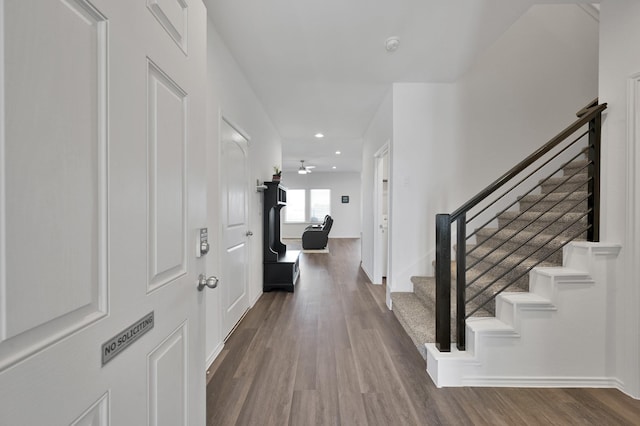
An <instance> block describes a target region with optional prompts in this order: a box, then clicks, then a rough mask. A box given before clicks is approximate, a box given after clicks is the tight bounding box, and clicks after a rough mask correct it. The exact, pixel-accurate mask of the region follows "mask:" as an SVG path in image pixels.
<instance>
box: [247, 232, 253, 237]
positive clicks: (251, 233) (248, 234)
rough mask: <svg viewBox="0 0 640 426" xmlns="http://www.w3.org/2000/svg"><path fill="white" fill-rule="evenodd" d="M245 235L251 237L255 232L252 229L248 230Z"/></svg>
mask: <svg viewBox="0 0 640 426" xmlns="http://www.w3.org/2000/svg"><path fill="white" fill-rule="evenodd" d="M245 235H246V236H247V237H250V236H252V235H253V232H251V231H247V233H246V234H245Z"/></svg>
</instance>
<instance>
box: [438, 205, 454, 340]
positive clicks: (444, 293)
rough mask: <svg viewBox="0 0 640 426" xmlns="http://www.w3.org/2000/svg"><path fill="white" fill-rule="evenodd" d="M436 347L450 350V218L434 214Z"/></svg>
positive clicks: (445, 215)
mask: <svg viewBox="0 0 640 426" xmlns="http://www.w3.org/2000/svg"><path fill="white" fill-rule="evenodd" d="M436 348H438V350H439V351H440V352H450V351H451V218H450V215H448V214H437V215H436Z"/></svg>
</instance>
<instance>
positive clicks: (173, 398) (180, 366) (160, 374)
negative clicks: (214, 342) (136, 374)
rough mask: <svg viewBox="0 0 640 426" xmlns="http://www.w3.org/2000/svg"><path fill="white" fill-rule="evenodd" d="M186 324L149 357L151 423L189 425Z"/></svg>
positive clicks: (171, 425) (170, 425)
mask: <svg viewBox="0 0 640 426" xmlns="http://www.w3.org/2000/svg"><path fill="white" fill-rule="evenodd" d="M187 335H188V332H187V324H186V323H185V324H182V325H181V326H180V327H179V328H178V329H177V330H176V331H174V332H173V333H172V334H171V335H170V336H169V337H168V338H167V339H166V340H164V341H163V342H162V343H161V344H160V346H158V347H157V348H156V349H154V350H153V352H151V354H149V364H148V365H149V391H148V394H149V424H150V425H154V426H155V425H167V426H179V425H187V424H188V423H187V421H188V416H187V399H186V398H187V392H186V390H187V377H188V372H187Z"/></svg>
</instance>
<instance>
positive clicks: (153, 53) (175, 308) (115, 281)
mask: <svg viewBox="0 0 640 426" xmlns="http://www.w3.org/2000/svg"><path fill="white" fill-rule="evenodd" d="M0 22H1V24H0V36H1V39H0V70H1V71H0V126H1V128H0V424H1V425H69V424H73V425H93V426H100V425H110V424H113V425H145V424H150V425H167V426H169V425H171V426H175V425H204V423H205V409H204V403H205V402H204V401H205V384H204V369H205V366H204V349H203V342H204V335H203V320H202V317H203V309H202V293H199V292H198V291H197V289H196V277H197V276H198V274H199V273H200V272H202V271H201V270H202V269H203V265H204V263H203V260H202V259H201V260H196V258H195V245H196V228H199V227H201V226H204V224H203V221H204V220H205V213H206V211H205V210H206V205H205V200H204V198H203V196H202V195H200V194H203V193H204V191H203V190H202V187H203V186H204V164H203V162H204V160H203V159H204V137H205V134H204V133H205V128H204V117H205V114H204V113H205V111H204V110H205V100H204V97H203V93H204V87H205V85H206V82H205V78H206V45H205V43H206V11H205V8H204V6H203V4H202V3H201V1H200V0H146V1H143V0H139V1H125V0H119V1H115V0H90V1H89V0H0Z"/></svg>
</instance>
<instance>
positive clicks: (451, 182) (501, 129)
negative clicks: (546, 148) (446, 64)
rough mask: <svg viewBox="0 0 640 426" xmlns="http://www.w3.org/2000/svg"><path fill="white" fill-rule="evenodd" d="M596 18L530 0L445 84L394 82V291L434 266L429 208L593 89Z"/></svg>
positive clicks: (539, 136) (496, 172)
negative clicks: (457, 76) (524, 10)
mask: <svg viewBox="0 0 640 426" xmlns="http://www.w3.org/2000/svg"><path fill="white" fill-rule="evenodd" d="M597 37H598V25H597V22H596V21H595V20H594V19H593V17H591V16H590V15H588V14H587V13H586V12H585V11H584V10H583V9H581V8H580V7H578V6H576V5H538V6H533V7H532V8H531V9H530V10H529V11H528V12H527V13H525V14H524V16H523V17H522V18H521V19H520V20H518V21H517V22H516V23H514V24H513V25H512V26H511V28H509V30H507V31H506V33H505V34H504V35H502V36H501V37H500V38H499V39H498V40H497V41H496V42H495V43H494V44H493V45H492V46H491V47H490V48H488V49H487V50H486V51H485V52H482V53H481V54H480V55H479V56H478V57H477V59H476V61H475V62H474V63H473V65H472V66H471V67H470V69H469V70H468V71H467V72H466V73H465V75H463V76H462V77H461V78H460V79H459V80H458V81H456V82H455V83H451V84H395V85H394V87H393V133H394V136H393V145H392V154H393V158H392V163H391V164H392V172H391V173H392V175H391V181H392V185H391V192H392V217H391V224H390V226H391V227H392V229H391V231H390V236H391V252H392V260H391V271H390V278H389V282H390V284H391V287H392V291H412V286H411V283H410V281H409V278H410V277H411V276H412V275H432V274H433V268H432V261H433V259H434V258H435V215H436V214H437V213H450V212H452V211H453V210H455V209H456V208H457V207H459V206H460V205H461V204H463V203H464V202H465V201H466V200H467V199H468V198H470V197H471V196H472V195H474V194H475V193H477V192H478V191H480V190H481V189H483V188H484V187H485V186H487V185H488V184H490V183H491V182H492V181H493V180H494V179H496V178H497V177H499V176H500V175H502V174H503V173H504V172H505V171H507V170H508V169H510V168H511V167H512V166H513V165H515V164H516V163H517V162H518V161H520V160H522V159H523V158H524V157H526V156H527V155H528V154H530V153H531V152H533V151H534V150H535V149H537V148H538V147H539V146H541V145H542V144H544V143H545V142H547V140H548V139H550V138H551V137H552V136H554V135H555V134H556V133H558V132H559V131H560V130H562V129H563V128H564V127H566V126H567V125H568V124H570V123H571V122H572V121H573V120H574V119H575V113H576V112H577V111H578V110H579V109H580V108H581V107H583V106H584V105H585V104H586V103H587V102H588V101H589V100H591V99H593V98H595V97H596V96H597V71H598V70H597V63H598V62H597V61H598V56H597V48H598V43H597Z"/></svg>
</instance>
